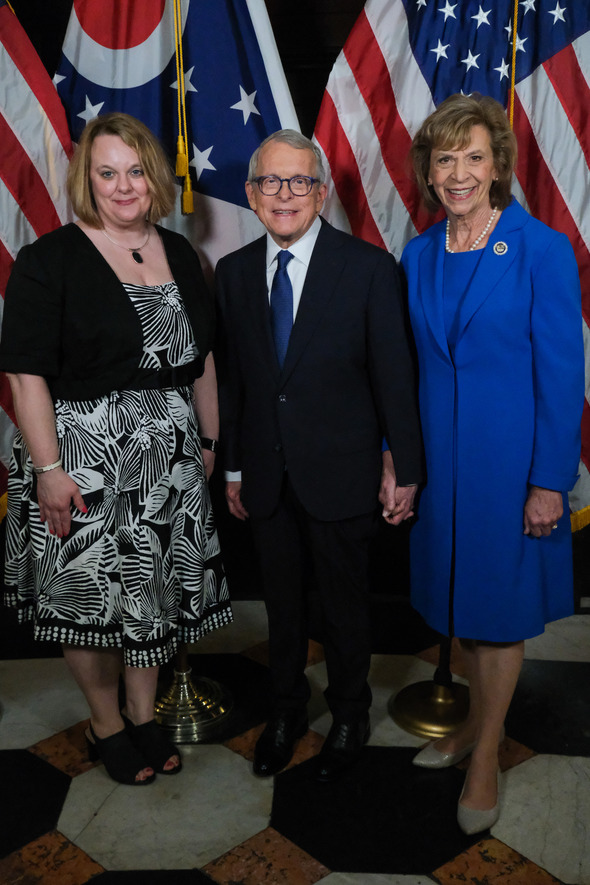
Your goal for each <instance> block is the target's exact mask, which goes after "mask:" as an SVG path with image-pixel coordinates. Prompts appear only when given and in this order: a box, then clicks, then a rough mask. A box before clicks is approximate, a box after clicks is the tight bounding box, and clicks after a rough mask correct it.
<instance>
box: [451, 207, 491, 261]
mask: <svg viewBox="0 0 590 885" xmlns="http://www.w3.org/2000/svg"><path fill="white" fill-rule="evenodd" d="M497 214H498V210H497V209H493V210H492V214H491V215H490V217H489V220H488V223H487V224H486V226H485V227H484V229H483V230H482V232H481V233H480V235H479V236H478V238H477V239H476V240H474V241H473V243H472V244H471V246H470V247H469V249H468V250H466V251H468V252H473V250H474V249H477V247H478V246H479V244H480V243H481V241H482V240H483V239H484V237H485V236H486V235H487V233H488V232H489V230H490V228H491V226H492V224H493V223H494V219H495V217H496V215H497ZM445 250H446V251H447V252H454V251H455V250H454V249H451V222H450V221H449V219H448V218H447V232H446V235H445Z"/></svg>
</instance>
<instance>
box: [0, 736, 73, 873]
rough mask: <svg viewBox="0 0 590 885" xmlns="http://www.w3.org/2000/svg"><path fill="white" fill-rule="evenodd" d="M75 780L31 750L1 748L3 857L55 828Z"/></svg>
mask: <svg viewBox="0 0 590 885" xmlns="http://www.w3.org/2000/svg"><path fill="white" fill-rule="evenodd" d="M71 781H72V779H71V778H70V777H68V775H66V774H63V772H61V771H58V769H57V768H54V767H53V765H50V764H49V763H48V762H44V761H43V759H40V758H39V757H38V756H35V755H34V754H33V753H29V752H28V750H1V751H0V784H1V785H2V788H1V794H0V795H1V799H0V807H1V808H2V811H3V815H2V817H3V824H2V827H0V857H6V855H7V854H11V853H12V852H13V851H18V850H19V848H22V847H23V845H26V844H27V843H28V842H32V841H33V840H34V839H38V838H39V836H42V835H43V834H44V833H47V832H48V831H49V830H53V829H55V827H56V825H57V821H58V818H59V815H60V814H61V810H62V807H63V804H64V801H65V798H66V795H67V792H68V789H69V787H70V783H71Z"/></svg>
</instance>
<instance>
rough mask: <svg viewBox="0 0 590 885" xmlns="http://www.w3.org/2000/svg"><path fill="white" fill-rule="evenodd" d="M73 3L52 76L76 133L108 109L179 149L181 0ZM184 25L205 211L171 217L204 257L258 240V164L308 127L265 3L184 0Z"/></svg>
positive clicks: (195, 159) (195, 174) (194, 171)
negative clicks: (247, 186) (300, 118)
mask: <svg viewBox="0 0 590 885" xmlns="http://www.w3.org/2000/svg"><path fill="white" fill-rule="evenodd" d="M138 6H139V4H137V3H134V2H133V0H85V2H83V3H82V2H75V3H74V5H73V8H72V12H71V16H70V20H69V24H68V29H67V33H66V37H65V40H64V44H63V47H62V53H63V54H62V58H61V61H60V63H59V65H58V69H57V73H56V76H55V78H54V82H55V83H56V86H57V89H58V92H59V95H60V97H61V99H62V101H63V104H64V106H65V108H66V112H67V116H68V121H69V125H70V130H71V133H72V137H73V139H74V140H76V139H77V138H78V137H79V135H80V132H81V131H82V129H83V127H84V125H85V124H86V123H87V122H88V121H89V120H91V119H92V118H94V117H96V116H97V115H99V114H104V113H106V112H108V111H115V110H119V111H125V112H127V113H130V114H133V115H134V116H136V117H139V118H140V119H141V120H143V122H144V123H145V124H146V125H147V126H149V128H150V129H151V130H152V131H153V132H154V133H155V134H156V135H158V137H159V138H160V139H161V141H162V142H163V144H164V146H165V148H166V149H167V151H168V152H169V154H170V157H171V158H172V157H173V156H174V155H175V152H176V137H177V131H178V123H177V89H178V84H177V73H176V63H175V55H174V14H173V2H172V0H165V2H162V0H143V2H142V3H141V11H139V10H138ZM181 8H182V28H183V52H184V77H185V94H186V101H187V118H188V130H189V138H188V145H187V153H188V159H189V164H190V172H191V176H192V186H193V190H194V191H195V192H196V193H197V194H198V196H197V199H196V204H195V213H194V215H192V216H182V215H181V213H180V209H179V210H178V211H177V213H176V214H175V215H174V216H171V217H170V219H168V222H164V223H168V224H169V226H171V227H174V228H175V229H176V230H179V231H181V232H182V233H184V234H185V235H187V236H188V237H189V239H191V241H192V242H193V243H194V244H195V245H196V246H197V247H198V249H199V252H200V254H201V257H202V258H204V263H205V265H206V266H208V267H212V266H214V264H215V263H216V260H217V258H219V257H220V256H221V255H224V254H225V253H226V252H228V251H231V250H232V249H235V248H238V247H239V246H241V245H243V244H244V243H245V242H247V241H249V240H250V239H253V238H254V237H255V236H258V235H259V234H260V232H261V230H262V228H261V226H260V222H258V220H257V219H256V217H255V216H254V214H253V213H252V211H251V210H250V209H249V208H248V204H247V201H246V196H245V192H244V182H245V180H246V177H247V167H248V160H249V158H250V155H251V153H252V152H253V151H254V149H255V148H256V147H258V145H259V144H260V142H261V141H262V140H263V139H264V138H265V137H266V136H267V135H269V134H270V133H271V132H274V131H275V130H276V129H280V128H281V127H284V126H291V127H294V128H298V123H297V117H296V114H295V111H294V108H293V104H292V101H291V97H290V94H289V90H288V87H287V85H286V80H285V76H284V73H283V69H282V66H281V63H280V60H279V56H278V52H277V49H276V44H275V41H274V37H273V34H272V30H271V26H270V22H269V18H268V13H267V10H266V7H265V4H264V0H198V2H197V0H183V2H182V4H181Z"/></svg>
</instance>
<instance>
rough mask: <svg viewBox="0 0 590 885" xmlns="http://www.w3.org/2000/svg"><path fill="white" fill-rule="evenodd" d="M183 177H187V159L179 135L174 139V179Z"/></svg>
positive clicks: (181, 138)
mask: <svg viewBox="0 0 590 885" xmlns="http://www.w3.org/2000/svg"><path fill="white" fill-rule="evenodd" d="M185 175H188V157H187V155H186V147H185V144H184V138H183V137H182V135H179V136H178V138H177V139H176V177H177V178H184V176H185Z"/></svg>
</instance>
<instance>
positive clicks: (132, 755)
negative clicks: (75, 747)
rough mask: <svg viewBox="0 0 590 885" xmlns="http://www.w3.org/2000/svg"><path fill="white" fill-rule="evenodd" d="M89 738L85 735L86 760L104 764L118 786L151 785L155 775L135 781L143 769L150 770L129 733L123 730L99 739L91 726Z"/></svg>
mask: <svg viewBox="0 0 590 885" xmlns="http://www.w3.org/2000/svg"><path fill="white" fill-rule="evenodd" d="M89 729H90V736H89V735H88V733H86V743H87V745H88V758H89V759H90V761H91V762H97V761H98V760H99V759H100V760H101V761H102V762H103V763H104V767H105V769H106V771H107V774H108V775H109V776H110V777H112V779H113V780H114V781H117V782H118V783H120V784H128V785H129V786H132V787H144V786H147V784H151V783H153V781H154V780H155V777H156V775H155V774H151V775H150V776H149V777H146V778H145V780H142V781H138V780H136V777H137V775H138V774H139V772H140V771H143V769H144V768H152V767H153V766H151V765H149V764H148V763H147V762H146V760H145V758H144V756H143V755H142V754H141V753H140V752H139V750H138V749H137V748H136V747H135V746H134V745H133V743H132V741H131V738H130V736H129V732H128V731H127V729H125V728H123V729H122V730H121V731H117V732H116V733H115V734H111V735H110V736H109V737H107V738H99V737H97V736H96V734H95V733H94V729H93V728H92V724H90V725H89Z"/></svg>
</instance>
